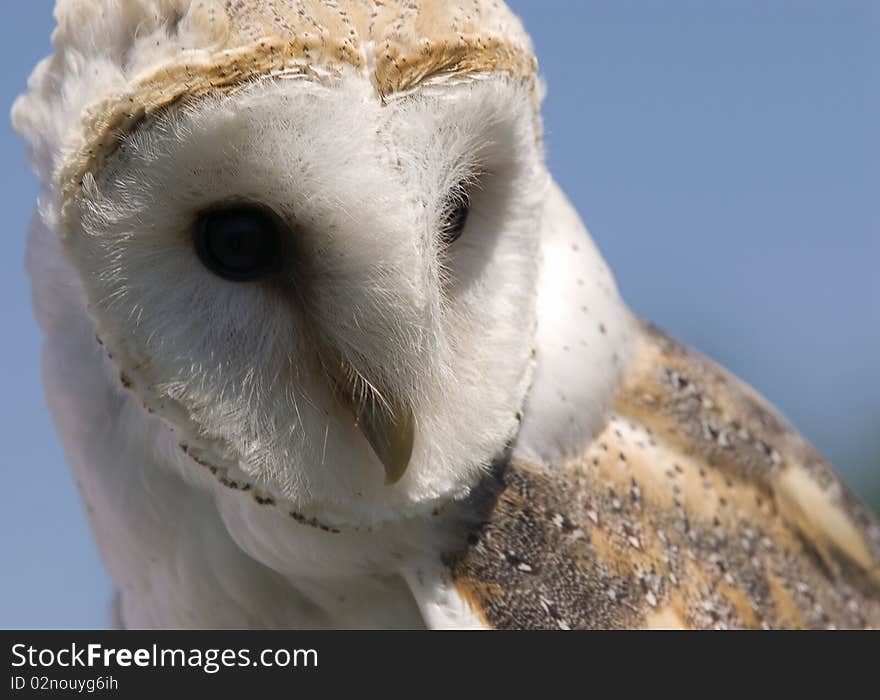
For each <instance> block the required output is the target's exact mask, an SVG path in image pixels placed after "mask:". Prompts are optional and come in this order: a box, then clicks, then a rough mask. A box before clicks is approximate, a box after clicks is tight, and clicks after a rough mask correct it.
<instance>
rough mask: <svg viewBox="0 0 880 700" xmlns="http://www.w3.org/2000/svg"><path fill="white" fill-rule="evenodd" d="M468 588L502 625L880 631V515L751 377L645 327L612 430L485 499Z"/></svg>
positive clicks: (516, 470) (458, 574) (460, 571)
mask: <svg viewBox="0 0 880 700" xmlns="http://www.w3.org/2000/svg"><path fill="white" fill-rule="evenodd" d="M470 505H471V507H474V508H475V509H476V510H477V511H478V512H479V513H480V518H479V523H478V525H476V526H475V527H474V528H473V531H472V532H471V534H470V537H469V539H468V545H467V547H466V549H465V550H464V551H461V552H458V553H455V554H453V555H451V556H450V557H449V564H450V567H451V570H452V575H453V578H454V581H455V586H456V588H457V591H458V593H459V594H460V595H461V596H462V597H463V598H464V599H465V600H466V601H467V602H468V603H469V604H470V606H471V608H472V609H473V610H474V612H475V613H476V614H477V615H478V616H479V617H480V618H482V619H483V621H484V622H485V624H486V625H487V626H489V627H496V628H562V629H567V628H632V627H648V628H761V627H763V628H768V627H769V628H802V627H807V628H825V627H841V628H862V627H869V628H870V627H873V628H877V627H880V527H878V524H877V522H876V520H875V519H874V518H873V516H872V515H871V514H870V513H869V512H868V510H867V509H866V508H865V507H864V506H863V505H862V504H861V503H860V502H859V501H858V500H857V498H856V497H855V496H853V494H852V493H851V492H850V491H849V490H848V489H847V488H846V486H844V485H843V484H842V483H841V482H840V480H839V479H838V477H837V476H836V475H835V474H834V472H833V471H832V470H831V468H830V467H829V465H828V464H827V462H826V461H825V460H824V459H823V458H822V457H821V456H820V455H819V454H818V453H817V452H816V451H815V450H814V449H813V448H812V447H811V446H810V445H809V444H807V443H806V441H805V440H804V439H803V438H801V437H800V436H799V435H797V434H796V433H795V432H794V431H793V430H792V429H791V428H790V427H789V426H788V425H787V424H786V423H785V422H784V421H783V420H782V419H781V418H780V417H779V416H778V415H777V414H776V413H775V412H774V411H773V409H772V408H770V407H769V406H768V405H767V404H766V403H765V402H764V401H763V400H762V399H761V398H760V397H759V396H757V395H756V394H755V393H754V392H753V391H752V390H751V389H750V388H749V387H747V386H745V385H744V384H742V383H741V382H740V381H739V380H737V379H736V378H735V377H733V376H732V375H730V374H729V373H727V372H726V371H724V370H723V369H721V368H719V367H717V366H716V365H714V364H712V363H711V362H709V361H707V360H705V359H704V358H702V357H700V356H698V355H697V354H695V353H693V352H691V351H689V350H687V349H685V348H683V347H682V346H681V345H679V344H677V343H676V342H675V341H673V340H671V339H669V338H668V337H666V336H664V335H663V334H662V333H660V332H659V331H657V330H655V329H653V328H651V327H648V326H642V328H641V336H640V338H639V339H638V342H637V350H636V353H635V357H634V360H633V363H632V365H631V368H630V370H629V372H628V373H627V374H626V375H625V377H624V379H623V381H622V383H621V386H620V387H619V390H618V392H617V395H616V398H615V401H614V406H613V413H612V414H611V415H609V418H608V421H607V424H606V425H605V427H604V429H602V431H601V432H600V433H599V434H598V435H597V436H596V437H595V439H594V440H593V442H592V443H591V444H590V445H589V446H588V447H587V448H586V450H584V451H583V452H582V454H576V455H572V456H570V457H569V458H567V459H565V460H563V461H562V462H561V463H560V464H554V465H552V466H551V465H542V464H534V463H528V462H524V461H520V460H516V459H512V460H511V461H509V462H508V463H506V464H505V465H504V466H503V467H500V468H499V469H498V470H497V471H496V472H495V474H494V475H493V477H492V478H491V479H489V480H488V481H487V483H485V484H484V485H483V487H482V489H481V490H480V493H479V494H478V495H476V496H475V497H474V499H473V501H472V502H471V504H470Z"/></svg>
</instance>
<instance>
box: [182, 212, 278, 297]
mask: <svg viewBox="0 0 880 700" xmlns="http://www.w3.org/2000/svg"><path fill="white" fill-rule="evenodd" d="M285 231H286V228H285V226H284V224H283V223H282V222H281V221H280V220H279V218H278V217H277V216H275V215H274V214H273V213H272V212H269V211H267V210H266V209H265V208H263V207H260V206H257V205H237V206H229V207H224V208H219V209H210V210H207V211H204V212H202V213H201V214H199V216H198V218H197V219H196V223H195V246H196V253H197V254H198V256H199V259H200V260H201V261H202V264H203V265H204V266H205V267H206V268H208V269H209V270H210V271H211V272H213V273H214V274H215V275H218V276H219V277H222V278H224V279H227V280H232V281H234V282H251V281H254V280H258V279H262V278H264V277H266V276H268V275H271V274H273V273H275V272H278V271H279V270H280V269H281V261H282V248H283V245H282V238H283V235H284V232H285Z"/></svg>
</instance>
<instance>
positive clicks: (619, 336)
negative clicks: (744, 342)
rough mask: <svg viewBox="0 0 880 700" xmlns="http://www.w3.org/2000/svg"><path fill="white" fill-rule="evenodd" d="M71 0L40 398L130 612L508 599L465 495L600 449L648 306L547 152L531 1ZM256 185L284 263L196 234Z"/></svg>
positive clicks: (269, 611) (43, 157)
mask: <svg viewBox="0 0 880 700" xmlns="http://www.w3.org/2000/svg"><path fill="white" fill-rule="evenodd" d="M57 17H58V21H59V28H58V30H57V32H56V34H55V37H54V47H55V54H54V55H53V57H51V58H49V59H47V60H46V61H45V62H43V63H42V64H40V66H39V67H38V68H37V69H36V70H35V72H34V75H33V76H32V78H31V83H30V89H29V92H28V94H27V95H25V96H24V97H22V98H21V99H20V100H19V102H18V103H17V104H16V106H15V109H14V116H13V119H14V122H15V126H16V128H17V129H18V130H19V132H20V133H22V134H23V135H24V136H25V138H27V139H28V141H29V143H30V145H31V149H32V154H33V161H34V165H35V168H36V170H37V172H38V174H39V176H40V178H41V180H42V184H43V189H42V193H41V199H40V208H39V213H38V215H37V216H36V217H35V219H34V224H33V227H32V230H31V236H30V244H29V262H28V265H29V270H30V272H31V276H32V279H33V282H34V290H35V291H34V298H35V307H36V311H37V316H38V318H39V319H40V323H41V325H42V327H43V330H44V332H45V334H46V347H45V354H44V367H45V376H46V385H47V395H48V397H49V403H50V407H51V409H52V412H53V415H54V416H55V419H56V422H57V425H58V429H59V432H60V433H61V435H62V438H63V441H64V446H65V449H66V451H67V454H68V457H69V460H70V463H71V466H72V468H73V470H74V473H75V474H76V477H77V483H78V484H79V487H80V490H81V492H82V497H83V500H84V501H85V503H86V505H87V507H88V509H89V514H90V519H91V522H92V526H93V528H94V530H95V534H96V537H97V540H98V543H99V545H100V548H101V553H102V556H103V558H104V560H105V562H106V564H107V566H108V568H109V569H110V571H111V574H112V575H113V577H114V579H115V581H116V582H117V585H118V587H119V596H118V599H117V607H116V616H117V617H116V620H117V623H118V624H120V625H125V626H131V627H153V626H156V627H218V626H236V627H238V626H260V627H266V626H268V627H289V626H296V627H326V626H337V627H338V626H345V627H398V626H405V627H418V626H422V625H428V626H482V625H484V624H486V619H485V617H484V616H483V614H482V613H480V612H477V611H476V608H475V607H474V605H472V604H470V603H468V602H467V601H466V600H465V599H464V598H463V597H462V594H461V592H460V591H459V590H458V589H457V588H456V584H455V582H454V581H453V578H454V577H453V575H452V574H451V573H450V569H449V567H448V565H447V562H446V559H445V554H446V553H447V552H450V551H454V550H455V549H456V547H458V546H460V543H461V540H462V537H463V532H464V531H465V530H466V528H465V527H464V526H462V524H461V523H462V521H463V520H467V517H468V516H467V515H466V510H467V508H466V506H463V505H462V504H463V503H466V499H467V498H468V497H469V496H470V495H471V494H472V492H473V491H474V489H475V488H477V487H478V485H479V484H480V483H481V482H482V481H483V480H484V478H485V475H486V473H487V470H488V469H489V468H490V466H491V465H492V464H493V463H495V462H496V461H497V460H499V459H500V458H501V457H502V456H503V455H505V454H507V451H508V448H511V449H512V454H513V457H514V459H522V460H530V461H533V462H541V463H545V464H555V463H558V462H560V460H564V459H567V458H570V457H572V456H575V455H577V454H579V453H580V452H581V451H582V450H583V449H584V448H586V446H587V445H589V443H590V441H591V440H592V438H593V437H594V435H596V434H597V433H598V432H599V431H600V430H601V429H602V428H603V426H604V425H605V424H606V422H607V419H608V411H609V409H610V406H611V403H612V401H613V399H614V394H615V390H616V389H617V388H618V386H619V381H620V378H621V376H622V374H623V373H624V372H625V371H626V368H627V367H628V363H629V360H630V356H631V354H632V352H633V348H634V342H635V340H634V339H635V336H636V333H637V324H636V321H635V320H634V319H633V318H632V316H631V315H630V313H629V311H628V310H627V309H626V307H625V306H624V305H623V304H622V302H621V301H620V299H619V297H618V295H617V292H616V289H615V286H614V282H613V279H612V277H611V275H610V273H609V272H608V270H607V269H606V267H605V265H604V263H603V261H602V259H601V257H600V255H599V253H598V252H597V251H596V249H595V248H594V247H593V245H592V243H591V242H590V240H589V238H588V236H587V235H586V233H585V231H584V229H583V227H582V225H581V223H580V221H579V219H578V217H577V215H576V213H575V212H574V211H573V210H572V209H571V207H570V205H569V204H568V203H567V202H566V200H565V198H564V195H562V193H561V192H560V191H559V190H558V189H557V188H556V186H555V185H554V184H553V183H552V180H551V178H550V176H549V175H548V173H547V171H546V168H545V166H544V163H543V154H542V149H541V128H540V117H539V115H538V112H537V106H538V86H537V82H536V77H535V64H534V59H533V58H532V56H531V47H530V43H529V40H528V38H527V37H526V35H525V34H524V32H523V31H522V28H521V26H520V25H519V22H518V21H517V20H516V18H515V17H513V15H512V14H510V12H509V11H508V10H507V9H506V7H504V6H503V4H501V3H497V2H488V1H483V0H476V1H472V2H464V1H462V2H455V3H441V2H428V1H427V0H424V1H423V2H402V1H401V2H385V3H374V2H368V1H365V0H364V1H358V0H353V1H351V2H341V1H340V2H323V3H321V2H314V1H305V0H304V1H302V2H292V1H291V2H270V1H268V0H266V1H264V2H256V1H254V2H246V1H243V0H239V1H238V2H216V1H213V0H211V1H206V2H189V1H187V0H176V1H171V0H155V1H152V2H151V1H148V0H129V1H126V2H116V1H113V2H111V1H109V0H107V1H101V2H86V1H84V0H61V2H59V6H58V10H57ZM464 200H467V201H469V204H470V207H469V211H468V212H467V213H466V216H467V220H466V221H467V222H466V225H465V228H464V231H463V233H462V235H461V237H460V238H459V239H458V240H456V241H454V242H452V243H450V242H448V241H446V240H444V237H443V231H444V226H447V225H448V224H447V223H445V222H447V221H448V220H449V217H450V211H451V210H454V209H455V207H456V206H458V205H460V204H461V202H462V201H464ZM242 203H246V204H247V205H248V206H250V205H259V206H260V207H261V208H262V209H265V210H270V211H271V212H272V216H273V217H276V218H277V220H278V221H280V222H282V223H281V225H282V226H283V230H284V231H285V238H284V241H283V244H282V245H283V258H284V259H283V262H282V263H279V264H280V265H281V268H280V269H281V271H280V272H278V273H277V274H275V275H274V276H272V277H271V279H264V280H258V281H253V282H234V281H230V280H229V279H224V278H223V277H221V276H218V275H217V274H215V272H214V271H212V270H211V269H210V267H209V266H208V265H207V264H205V261H204V259H201V260H200V253H199V251H198V250H197V248H196V246H194V244H193V240H194V238H193V230H194V222H195V221H201V220H202V218H200V217H203V216H204V212H210V211H212V210H213V209H216V208H217V207H229V206H233V205H234V206H240V205H242ZM389 436H390V437H389ZM386 438H387V439H388V440H390V445H391V446H390V447H389V446H388V444H389V443H384V442H383V440H385V439H386ZM408 439H412V449H411V454H410V450H409V443H408V442H407V440H408ZM395 441H396V442H395ZM383 445H384V447H383ZM387 482H392V483H387ZM463 509H464V510H463ZM463 512H465V515H463V514H462V513H463Z"/></svg>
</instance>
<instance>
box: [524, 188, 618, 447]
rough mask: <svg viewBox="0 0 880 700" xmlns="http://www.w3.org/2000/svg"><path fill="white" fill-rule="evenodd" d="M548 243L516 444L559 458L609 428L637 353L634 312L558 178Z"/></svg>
mask: <svg viewBox="0 0 880 700" xmlns="http://www.w3.org/2000/svg"><path fill="white" fill-rule="evenodd" d="M541 247H542V252H543V269H542V271H541V278H540V283H539V290H538V330H537V337H536V368H535V375H534V380H533V382H532V387H531V390H530V392H529V395H528V397H527V399H526V404H525V407H524V411H523V423H522V427H521V429H520V431H519V434H518V436H517V440H516V443H515V446H514V452H515V454H516V455H517V456H521V457H524V458H527V459H531V460H536V461H539V462H543V463H554V462H555V461H557V459H558V458H559V457H561V456H564V455H565V454H567V453H570V452H572V451H575V450H577V449H579V448H580V447H583V446H584V445H585V444H586V443H587V442H588V441H589V440H590V438H591V437H592V436H593V435H595V433H596V432H597V430H598V429H600V428H601V426H602V424H603V422H604V420H605V417H606V412H607V410H608V407H609V406H610V403H611V400H612V397H613V394H614V391H615V389H616V387H617V384H618V381H619V378H620V376H621V373H622V371H623V370H624V369H625V367H626V365H627V362H628V359H629V357H630V354H631V349H632V345H633V338H634V319H633V316H632V314H631V312H630V311H629V309H628V308H627V306H626V304H624V302H623V300H622V299H621V298H620V296H619V294H618V292H617V287H616V285H615V282H614V278H613V276H612V274H611V271H610V270H609V269H608V267H607V265H606V264H605V261H604V260H603V259H602V256H601V254H600V253H599V251H598V249H597V248H596V246H595V244H594V243H593V241H592V239H591V237H590V235H589V233H588V232H587V230H586V228H585V227H584V225H583V223H582V222H581V220H580V217H579V216H578V214H577V212H576V211H575V210H574V208H573V207H572V206H571V204H570V203H569V201H568V199H567V198H566V196H565V194H564V193H563V192H562V191H561V190H560V188H559V186H558V185H556V183H553V184H552V185H551V188H550V192H549V195H548V198H547V209H546V213H545V217H544V227H543V231H542V241H541Z"/></svg>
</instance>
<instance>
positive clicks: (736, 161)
mask: <svg viewBox="0 0 880 700" xmlns="http://www.w3.org/2000/svg"><path fill="white" fill-rule="evenodd" d="M510 4H511V5H512V6H513V7H514V9H515V10H516V11H517V12H518V13H519V14H520V15H521V16H522V17H523V19H524V20H525V23H526V26H527V28H528V29H529V30H530V32H531V34H532V36H533V38H534V39H535V43H536V47H537V52H538V56H539V59H540V61H541V66H542V70H543V73H544V75H545V77H546V81H547V84H548V89H549V92H548V98H547V102H546V106H545V120H546V129H547V147H548V157H549V161H550V165H551V168H552V170H553V172H554V173H555V175H556V177H557V179H558V180H559V181H560V182H561V184H562V186H563V188H564V189H565V190H566V191H567V192H568V194H569V195H570V196H571V198H572V199H573V201H574V203H575V205H576V206H577V207H578V209H579V210H580V212H581V213H582V215H583V217H584V219H585V221H586V222H587V224H588V226H589V227H590V229H591V231H592V233H593V235H594V237H595V238H596V240H597V242H598V243H599V246H600V247H601V249H602V250H603V251H604V253H605V255H606V257H607V258H608V260H609V262H610V264H611V266H612V269H614V270H615V272H616V275H617V279H618V282H619V284H620V287H621V289H622V291H623V294H624V296H625V297H626V299H627V300H628V301H629V302H630V304H631V305H632V306H633V307H634V308H635V309H636V311H638V312H639V313H640V314H641V315H643V316H645V317H647V318H649V319H651V320H653V321H655V322H656V323H658V324H659V325H661V326H662V327H664V328H665V329H666V330H668V331H670V332H671V333H673V334H674V335H676V336H678V337H679V338H681V339H683V340H685V341H686V342H688V343H690V344H691V345H694V346H696V347H697V348H699V349H700V350H702V351H703V352H705V353H707V354H708V355H710V356H711V357H713V358H715V359H716V360H718V361H720V362H721V363H723V364H725V365H726V366H728V367H729V368H731V369H732V370H733V371H734V372H736V373H737V374H739V375H740V376H742V377H743V378H745V379H746V380H747V381H749V382H750V383H751V384H753V385H754V386H755V387H756V388H758V389H759V390H760V391H761V392H762V393H763V394H765V395H766V396H767V397H768V398H769V399H770V400H771V401H773V402H774V403H775V404H776V405H778V406H779V407H780V408H781V409H782V410H783V411H784V412H785V413H786V415H787V416H788V417H789V418H790V419H791V420H792V422H794V424H795V425H796V426H797V427H798V428H800V430H801V431H802V432H803V433H805V434H806V435H807V437H808V438H810V440H812V441H813V443H814V444H815V445H816V446H817V447H818V448H819V449H820V450H821V451H822V452H824V453H825V454H826V455H827V456H828V457H830V458H831V459H832V461H834V462H835V463H836V464H837V466H838V468H839V469H840V471H841V472H843V474H844V475H845V477H846V479H847V480H848V481H849V482H850V483H851V484H852V485H853V486H854V487H856V488H857V489H858V490H859V491H860V492H861V493H863V494H864V495H866V497H871V498H875V502H877V500H880V499H877V498H876V495H880V430H878V423H880V421H878V418H880V372H878V369H877V363H878V358H880V309H878V305H880V269H878V263H880V213H878V203H880V197H878V194H880V192H878V189H880V187H878V185H880V172H878V166H880V128H878V127H880V72H878V71H880V61H878V59H880V49H878V42H877V36H878V35H880V3H877V2H875V1H874V0H863V1H862V2H855V1H852V0H834V2H828V1H819V0H814V1H810V0H801V1H797V2H796V1H794V0H792V1H789V2H784V1H782V0H765V1H764V2H745V1H742V2H730V1H722V0H718V1H716V2H695V1H684V0H680V1H678V2H675V1H670V2H651V1H649V0H643V1H641V2H626V1H623V0H607V1H605V2H585V1H583V0H569V1H564V0H555V1H554V0H550V1H548V0H540V1H538V0H528V1H527V0H518V1H512V2H510ZM51 5H52V3H50V2H47V1H46V0H31V1H30V2H27V3H24V2H20V3H10V4H9V5H8V6H7V8H6V14H7V18H6V20H5V21H4V23H3V25H2V27H0V58H2V65H3V67H4V70H3V71H2V73H0V93H2V94H0V104H2V105H3V109H4V110H6V109H8V107H9V106H10V105H11V103H12V100H13V99H14V97H15V95H16V94H17V93H19V92H20V91H21V90H22V89H23V88H24V86H25V80H26V77H27V75H28V73H29V72H30V70H31V68H32V66H33V64H34V63H35V62H36V61H37V60H38V59H39V58H40V57H42V56H44V55H46V54H47V53H48V52H49V34H50V31H51V27H52V21H51ZM10 15H11V16H10ZM0 162H2V163H3V166H2V170H0V176H2V178H3V187H2V190H0V197H2V198H3V199H2V205H3V210H4V211H5V212H6V216H7V222H8V223H7V228H8V231H7V233H6V241H7V244H8V246H9V252H8V253H7V254H6V255H3V256H0V265H2V272H0V312H2V319H3V325H4V327H6V328H8V329H9V331H10V332H9V335H8V336H6V339H5V340H4V341H3V342H2V345H0V348H2V349H0V353H2V367H3V368H4V385H5V386H6V391H7V394H6V397H7V398H6V400H5V401H3V402H2V405H0V473H2V483H3V489H2V493H0V551H2V552H3V564H2V567H0V569H2V572H3V573H2V576H0V627H53V626H61V627H100V626H103V625H104V624H105V623H106V608H107V600H108V597H109V592H110V582H109V579H108V577H107V575H106V573H105V572H104V570H103V568H102V566H101V563H100V560H99V558H98V555H97V552H96V549H95V547H94V545H93V543H92V539H91V534H90V532H89V530H88V526H87V524H86V522H85V518H84V516H83V512H82V509H81V507H80V504H79V501H78V498H77V495H76V492H75V490H74V487H73V484H72V480H71V478H70V476H69V475H68V471H67V467H66V465H65V462H64V455H63V454H62V451H61V448H60V446H59V443H58V440H57V438H56V437H55V434H54V432H53V429H52V426H51V422H50V419H49V416H48V413H47V411H46V408H45V406H44V402H43V397H42V388H41V383H40V374H39V350H40V343H41V339H40V335H39V332H38V329H37V326H36V323H35V322H34V321H33V318H32V315H31V310H30V300H29V287H28V281H27V278H26V275H25V273H24V262H23V261H24V244H25V229H26V225H27V220H28V218H29V216H30V213H31V210H32V206H33V201H34V198H35V194H36V182H35V179H34V177H33V176H32V175H31V174H30V172H29V171H28V169H27V168H26V165H25V162H24V157H23V149H22V147H21V145H20V144H19V142H18V141H17V139H16V138H15V136H14V135H13V134H12V132H11V129H10V127H9V126H8V119H7V120H4V121H3V123H2V125H0ZM871 494H876V495H875V496H871Z"/></svg>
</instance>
